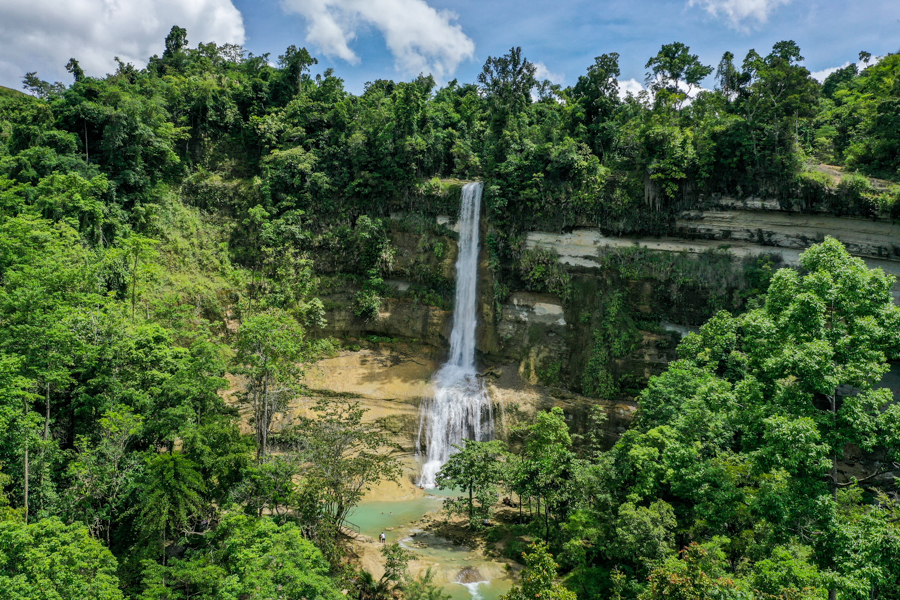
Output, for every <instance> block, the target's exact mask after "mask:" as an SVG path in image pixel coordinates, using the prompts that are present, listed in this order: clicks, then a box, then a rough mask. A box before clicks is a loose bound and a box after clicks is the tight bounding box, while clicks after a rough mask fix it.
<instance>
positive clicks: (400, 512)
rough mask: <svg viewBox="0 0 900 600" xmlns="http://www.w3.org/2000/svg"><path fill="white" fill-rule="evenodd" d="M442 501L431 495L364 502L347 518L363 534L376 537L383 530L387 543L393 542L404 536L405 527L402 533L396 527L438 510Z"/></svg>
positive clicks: (398, 527) (401, 526)
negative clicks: (409, 498)
mask: <svg viewBox="0 0 900 600" xmlns="http://www.w3.org/2000/svg"><path fill="white" fill-rule="evenodd" d="M443 502H444V500H443V499H442V498H435V497H432V496H425V497H424V498H415V499H413V500H399V501H394V502H390V501H388V502H365V503H363V504H360V505H359V506H357V507H356V508H355V509H353V511H352V512H351V513H350V515H349V516H348V517H347V519H348V520H349V521H350V522H351V523H352V524H354V525H356V526H357V527H359V531H360V533H362V534H363V535H367V536H369V537H371V538H373V539H377V538H378V534H380V533H381V532H382V531H383V532H384V534H385V536H387V541H388V543H394V542H397V541H399V540H400V538H401V537H405V536H406V532H407V530H406V529H403V535H400V532H399V531H398V529H400V528H403V526H405V525H408V524H410V523H414V522H416V521H418V520H419V519H421V518H422V517H423V516H425V515H426V514H428V513H430V512H437V511H439V510H440V509H441V504H443Z"/></svg>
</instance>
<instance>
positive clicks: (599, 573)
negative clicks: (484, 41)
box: [0, 27, 900, 600]
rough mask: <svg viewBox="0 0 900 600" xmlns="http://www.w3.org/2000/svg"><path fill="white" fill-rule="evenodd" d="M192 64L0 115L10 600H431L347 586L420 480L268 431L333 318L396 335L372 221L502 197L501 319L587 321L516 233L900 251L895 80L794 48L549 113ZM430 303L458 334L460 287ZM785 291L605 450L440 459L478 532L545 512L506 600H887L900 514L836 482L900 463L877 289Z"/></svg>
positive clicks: (298, 65)
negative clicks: (813, 73) (748, 226)
mask: <svg viewBox="0 0 900 600" xmlns="http://www.w3.org/2000/svg"><path fill="white" fill-rule="evenodd" d="M187 35H188V34H187V32H186V31H184V30H183V29H181V28H179V27H174V28H173V29H172V31H171V33H170V34H169V36H168V37H167V38H166V40H165V48H166V49H165V52H164V53H163V55H162V56H161V57H160V56H154V57H152V58H150V60H149V63H148V65H147V67H146V68H144V69H138V68H136V67H135V66H133V65H131V64H126V63H123V62H121V61H118V69H117V71H116V72H115V73H114V74H111V75H107V76H106V77H104V78H95V77H89V76H87V75H86V74H85V73H84V72H83V70H82V69H81V68H80V66H79V64H78V61H77V60H76V59H74V58H73V59H72V60H71V61H70V62H69V64H68V65H67V69H68V71H69V72H70V73H71V74H72V77H73V81H72V82H70V83H68V84H62V83H53V82H46V81H43V80H41V79H40V78H39V75H38V74H37V73H28V74H27V75H26V76H25V79H24V84H25V89H26V90H27V91H28V92H30V95H26V94H17V93H11V92H8V91H7V90H6V89H3V90H0V91H2V92H3V93H2V94H0V510H2V514H0V590H4V593H6V594H11V595H9V596H7V597H9V598H14V599H23V600H24V599H46V600H51V599H54V600H55V599H69V598H73V599H74V598H97V599H98V600H101V599H102V600H107V599H117V598H126V597H128V598H140V599H142V600H151V599H153V600H163V599H166V600H170V599H171V600H174V599H187V598H207V599H232V598H233V599H238V598H241V599H249V598H254V599H257V598H258V599H269V598H271V599H275V598H285V599H300V598H304V599H307V600H312V599H313V598H316V599H318V598H323V599H326V598H327V599H331V598H335V599H336V598H338V597H339V596H341V592H342V591H346V592H347V593H348V594H350V595H352V596H358V597H359V598H360V599H361V600H381V599H383V598H387V597H391V596H400V595H403V596H404V597H406V598H409V599H410V600H419V599H420V598H427V599H428V600H438V598H440V592H439V590H437V588H435V587H434V585H433V584H431V583H430V582H429V580H428V578H427V577H426V578H424V579H418V580H411V579H410V578H409V577H408V576H407V575H406V571H405V568H404V564H405V561H406V560H408V558H409V557H408V556H407V555H406V554H404V552H402V551H401V550H400V549H399V548H398V547H386V549H385V552H384V554H385V560H386V564H387V565H388V567H389V568H388V569H387V571H386V573H385V576H384V577H382V579H381V580H375V579H373V578H372V577H371V575H367V574H364V573H360V572H359V571H358V570H357V569H356V568H355V567H353V566H352V564H350V563H348V562H347V561H346V560H344V558H345V557H344V552H343V550H342V534H341V526H342V524H343V523H344V521H345V519H346V517H347V514H348V511H349V510H350V509H351V508H352V507H353V506H354V505H356V504H357V503H358V502H359V501H360V499H361V498H362V496H363V494H364V493H365V492H366V491H367V490H368V489H369V488H370V487H371V486H373V485H374V484H375V483H377V481H379V480H380V479H383V478H392V477H394V478H396V477H397V476H398V475H399V473H400V469H399V465H398V462H397V460H396V458H395V457H394V456H393V455H392V454H391V452H390V440H389V436H388V433H387V432H385V431H383V430H381V429H378V428H377V427H375V426H374V425H372V424H369V423H368V421H366V419H365V418H364V411H363V409H362V408H361V407H360V406H359V405H358V404H356V403H355V402H353V401H349V400H346V399H344V398H340V397H336V398H332V399H328V400H323V401H321V402H319V403H318V404H317V405H316V406H315V407H314V412H315V413H316V414H317V417H316V418H315V419H301V420H299V421H297V422H295V423H293V424H291V426H290V427H288V428H281V429H278V430H277V431H276V429H275V428H274V427H273V422H274V419H275V417H276V416H277V415H279V414H280V413H281V412H283V411H284V408H285V406H286V404H287V401H288V400H289V399H290V398H292V397H294V396H295V395H297V394H301V393H302V392H303V390H302V386H301V384H300V382H301V375H302V372H303V370H304V367H305V365H308V364H310V363H311V362H313V361H315V360H316V359H317V358H319V357H322V356H328V355H330V354H332V353H334V352H335V351H336V349H337V348H338V347H339V345H340V343H341V341H340V340H335V339H329V338H326V337H325V336H323V335H320V334H319V328H320V326H321V324H322V320H323V318H324V311H325V309H324V306H323V303H322V301H321V300H320V299H319V297H320V296H321V295H322V291H323V290H325V289H327V288H328V287H329V286H334V285H338V282H340V283H341V284H342V285H343V284H347V285H351V286H353V287H354V289H355V290H357V293H356V295H355V300H354V311H355V314H356V316H357V317H358V318H360V319H367V318H370V317H371V316H372V315H374V314H377V311H378V305H379V302H380V301H381V297H382V296H383V295H385V294H387V293H388V291H387V290H386V289H385V288H384V284H383V281H382V279H383V277H384V276H385V275H386V274H387V272H388V271H389V269H390V267H391V264H392V261H393V257H394V251H393V248H392V247H391V242H390V239H389V237H388V233H387V224H386V221H387V218H388V217H389V216H390V215H391V214H392V213H403V214H404V215H406V221H405V223H406V226H408V227H420V228H421V227H426V226H425V225H422V223H425V222H426V221H427V219H426V218H433V217H434V216H436V215H439V214H444V215H446V214H454V213H455V210H456V205H457V203H458V197H459V189H460V186H459V182H460V181H463V180H471V179H479V180H482V181H484V182H485V200H484V201H485V209H486V219H487V221H488V222H489V223H490V227H489V232H488V237H487V239H486V241H485V243H486V245H487V247H488V248H489V251H490V255H491V261H490V262H491V269H492V270H493V271H494V277H495V287H496V290H497V291H496V294H497V295H498V297H502V296H503V294H504V293H506V292H508V290H509V286H510V285H512V284H513V283H522V284H523V285H525V286H526V287H527V288H528V289H532V290H534V291H548V292H553V293H557V294H560V295H565V293H566V289H565V286H566V274H565V273H560V272H559V271H560V267H559V266H558V264H557V263H556V261H555V259H554V257H553V256H552V255H551V254H540V253H534V252H531V253H529V252H526V251H525V245H524V238H523V234H524V232H526V231H527V230H529V229H544V230H553V231H564V230H567V229H571V228H572V227H576V226H587V225H590V226H594V227H599V228H601V229H602V230H604V231H605V232H607V233H610V234H625V233H642V234H659V233H665V232H666V231H667V230H668V228H669V227H670V226H671V225H672V223H673V221H674V218H675V216H676V214H677V213H678V212H679V211H682V210H684V209H688V208H698V207H703V206H707V205H708V204H709V203H712V202H714V201H715V200H716V199H717V198H719V197H720V196H723V195H727V196H734V197H737V198H748V197H765V198H770V199H775V200H777V201H778V203H779V204H780V205H781V206H782V207H784V208H786V209H787V208H789V209H792V210H797V211H802V212H830V213H833V214H838V215H852V216H858V217H859V216H861V217H871V218H876V217H877V218H893V219H900V185H898V184H897V183H896V182H900V54H892V55H888V56H885V57H882V58H881V59H880V60H877V61H876V60H872V57H870V56H869V55H867V54H866V53H862V54H861V56H860V58H861V60H863V61H864V62H865V64H866V67H865V68H864V69H862V70H858V69H857V67H856V66H854V65H850V66H849V67H846V68H844V69H841V70H839V71H837V72H835V73H833V74H832V75H830V76H829V77H828V79H827V80H826V81H825V82H824V84H819V83H818V82H817V81H815V80H814V79H812V78H811V77H810V74H809V71H808V70H807V69H806V68H805V67H803V66H802V62H803V57H802V56H801V55H800V49H799V48H798V47H797V45H796V44H795V43H793V42H790V41H785V42H779V43H777V44H775V46H774V47H773V48H772V49H771V50H770V51H764V53H763V54H760V53H758V52H756V51H750V52H749V53H748V54H747V56H746V57H744V58H743V59H740V58H738V57H735V56H734V55H733V54H731V53H726V54H725V55H724V56H723V57H722V60H721V62H720V63H719V64H718V65H717V66H716V67H715V68H714V67H713V66H709V65H703V64H702V63H701V61H700V60H699V59H698V58H697V56H695V55H692V54H691V53H690V49H689V48H688V47H687V46H685V45H683V44H681V43H673V44H668V45H665V46H663V47H662V48H661V49H660V50H659V52H658V53H657V54H656V55H654V56H652V57H650V58H649V60H648V62H647V67H646V68H647V70H648V72H647V79H646V84H647V88H648V90H649V92H642V93H641V94H639V95H637V96H633V95H628V96H626V97H625V98H622V97H621V96H620V95H619V87H618V82H617V77H618V76H619V67H618V55H617V54H615V53H610V54H604V55H602V56H599V57H597V58H596V60H595V62H594V64H591V65H590V66H588V68H587V70H586V72H585V74H584V75H582V76H580V77H579V78H578V82H577V83H576V84H575V85H574V86H572V87H568V88H561V87H560V86H556V85H553V84H550V83H549V82H546V81H544V82H540V81H537V80H536V79H535V72H536V69H535V66H534V65H533V64H532V63H530V62H529V61H528V60H527V59H526V58H525V57H524V56H523V54H522V51H521V49H519V48H513V49H511V50H510V52H509V53H508V54H506V55H504V56H501V57H491V58H489V59H488V60H487V62H486V63H485V65H484V69H483V72H482V73H481V74H480V75H479V76H478V80H477V82H474V83H468V84H462V83H459V82H457V81H451V82H450V83H448V84H447V85H445V86H443V87H438V86H437V85H436V82H435V81H434V79H433V78H432V77H430V76H419V77H418V78H416V79H414V80H412V81H409V82H393V81H386V80H378V81H373V82H371V83H369V84H367V85H366V89H365V91H364V92H363V93H362V94H361V95H353V94H351V93H348V92H347V91H346V90H345V89H344V86H343V82H342V80H341V79H340V78H339V77H338V76H337V75H336V74H335V73H334V72H333V71H332V70H330V69H329V70H325V71H324V72H322V73H316V72H315V71H316V69H315V67H316V64H317V63H316V60H315V59H314V58H313V57H312V56H310V54H309V53H308V52H307V51H306V50H305V49H302V48H301V49H298V48H296V47H294V46H291V47H289V48H287V49H286V50H285V51H284V54H283V55H280V56H278V58H277V60H273V59H272V58H270V57H269V55H262V56H254V55H248V54H247V53H246V52H245V51H244V50H243V49H242V48H241V47H239V46H233V45H225V46H217V45H215V44H214V43H209V44H204V43H201V44H199V45H197V46H196V47H192V46H190V45H189V43H188V39H187ZM850 58H855V57H850ZM273 63H276V64H277V66H273ZM712 75H714V76H715V81H716V86H715V89H713V90H706V89H701V88H700V84H701V83H702V82H704V81H706V80H707V78H708V77H710V76H712ZM698 90H699V91H698ZM822 164H826V165H831V166H834V167H838V168H841V169H842V170H843V176H842V177H841V178H840V181H839V182H836V180H834V179H833V178H832V177H830V176H828V175H827V174H826V173H824V172H823V171H822V170H821V169H820V168H819V166H820V165H822ZM431 220H432V221H433V219H431ZM428 222H431V221H428ZM413 275H414V276H415V277H417V279H416V282H417V284H419V288H418V291H417V293H419V294H420V297H421V298H423V299H425V301H429V302H432V303H446V302H447V299H446V298H447V289H448V285H449V286H450V289H451V290H452V282H451V283H449V284H448V282H447V281H446V280H442V279H441V278H439V277H435V276H434V275H433V274H431V273H428V272H422V273H419V274H413ZM767 285H768V289H767V290H760V291H765V293H760V294H759V295H758V296H756V297H754V298H752V299H751V301H750V302H749V304H748V306H749V308H750V310H748V311H747V312H745V313H743V314H739V315H731V314H728V313H724V312H723V313H719V314H718V315H716V316H715V317H714V318H713V319H712V320H710V321H709V322H708V323H707V324H706V325H705V326H704V327H703V328H702V330H701V332H700V333H699V334H692V335H689V336H688V337H686V338H685V339H684V340H683V341H682V343H681V344H680V346H679V348H678V355H679V360H678V361H676V362H674V363H672V364H671V365H670V366H669V368H668V370H667V371H666V372H665V373H664V374H663V375H661V376H658V377H655V378H653V379H652V380H651V382H650V384H649V386H648V387H647V388H646V389H645V390H644V391H643V392H642V393H641V395H640V398H639V405H640V409H639V413H638V418H637V420H636V422H635V424H634V426H633V427H632V428H631V429H630V430H629V431H628V432H627V433H625V435H624V436H623V437H622V438H621V439H620V440H619V441H618V442H617V443H616V444H615V445H614V446H613V447H612V448H608V447H606V446H604V445H603V444H602V443H601V440H600V439H599V437H597V436H591V435H588V436H582V437H573V436H572V435H570V432H569V431H568V428H567V426H566V422H565V420H564V418H563V416H562V414H561V413H560V412H558V411H554V412H547V413H542V414H540V415H539V417H538V420H537V421H536V422H535V423H533V424H530V425H528V426H526V427H524V428H522V429H520V430H517V431H516V432H515V434H514V436H513V439H512V440H510V441H511V443H510V444H509V445H508V446H507V445H505V444H503V443H501V442H500V441H495V442H489V443H486V444H480V443H471V444H467V445H466V448H465V449H464V450H463V451H462V452H460V453H458V454H456V455H454V460H453V461H452V462H451V464H449V465H448V467H447V470H446V472H445V475H444V477H445V479H444V480H443V481H444V482H445V483H446V484H447V485H453V486H456V487H460V488H462V489H468V490H470V491H471V492H472V494H471V495H470V496H467V497H463V498H462V499H460V500H457V501H454V502H450V503H448V509H449V510H451V511H456V512H459V513H460V514H463V515H467V516H468V517H469V519H470V521H471V525H472V527H473V528H477V527H478V526H479V523H480V522H481V520H482V519H483V518H484V516H485V515H487V514H489V513H490V510H491V505H492V503H493V501H494V500H496V498H497V490H498V489H504V490H507V491H508V492H510V493H512V494H515V495H516V496H517V497H518V498H520V499H521V498H525V499H526V500H527V501H529V511H528V513H529V514H528V519H527V521H528V522H527V523H525V524H506V525H503V526H502V527H503V528H504V529H503V532H505V534H510V535H514V536H516V541H515V542H514V543H513V544H511V546H510V550H509V552H510V553H511V556H512V557H514V558H516V559H520V560H524V561H525V563H526V564H527V568H526V570H525V571H524V573H523V577H522V579H521V587H517V588H514V589H513V591H512V592H511V593H510V599H511V600H520V599H524V598H532V599H533V598H539V597H540V598H546V597H548V595H549V597H552V598H560V599H561V600H562V599H568V598H571V597H572V595H573V594H574V595H576V596H577V597H578V598H584V599H588V598H597V599H603V598H643V599H663V598H667V599H668V598H671V599H684V600H689V599H705V598H710V599H712V598H716V599H726V598H728V599H732V598H733V599H738V598H741V599H750V598H753V599H758V600H762V599H775V598H779V599H783V600H794V599H801V598H802V599H805V598H828V597H831V598H841V599H854V600H855V599H859V600H863V599H866V598H885V599H889V598H900V504H898V499H897V492H898V490H897V487H896V483H891V482H890V481H888V482H887V483H885V482H884V481H881V482H880V484H879V485H874V484H872V483H871V482H853V481H850V482H845V481H839V480H838V478H837V475H836V471H835V465H836V463H837V461H838V460H839V459H840V458H841V456H842V454H843V451H844V449H845V448H846V447H847V446H849V445H853V446H856V447H858V448H860V449H862V450H863V451H865V452H869V453H871V454H872V455H873V456H878V457H880V458H879V461H880V464H883V465H885V466H889V465H890V464H891V463H892V462H894V464H896V462H895V461H898V460H900V407H898V406H897V405H892V406H891V405H890V402H891V397H890V393H889V392H887V391H885V390H879V389H875V388H873V384H874V383H875V382H877V381H878V379H879V378H880V377H881V375H883V374H884V373H885V372H886V370H887V361H888V360H891V359H896V358H897V357H898V352H900V309H898V308H897V307H896V306H894V305H893V304H892V301H891V294H890V288H891V285H892V281H891V278H890V277H888V276H886V275H884V274H882V273H881V272H879V271H870V270H869V269H867V268H866V267H865V265H864V264H863V263H862V261H860V260H859V259H855V258H852V257H850V256H849V255H848V254H847V252H846V251H845V250H844V249H843V248H842V247H841V246H840V244H839V243H838V242H836V241H835V240H832V239H829V240H827V241H826V242H825V243H823V244H821V245H817V246H814V247H813V248H812V249H810V250H808V251H806V252H805V253H804V254H803V257H802V267H801V268H800V269H796V270H795V269H782V270H779V271H777V272H775V274H774V275H772V277H771V282H770V283H768V284H767ZM504 290H506V292H505V291H504ZM451 301H452V300H451ZM226 374H234V375H239V376H242V377H243V378H244V380H245V381H246V386H245V391H243V392H242V393H241V394H239V395H238V396H237V397H236V398H235V401H234V402H226V401H225V400H224V395H223V393H222V392H223V391H224V390H226V389H228V388H229V383H228V380H227V379H226V378H225V376H226ZM847 388H850V389H852V390H853V392H852V393H849V394H848V393H846V389H847ZM839 390H844V391H840V392H839ZM592 395H597V396H601V395H602V393H600V392H598V393H597V394H592ZM595 418H596V421H597V423H595V424H596V425H598V426H599V422H600V421H601V420H602V414H601V413H599V412H598V413H596V415H595ZM242 420H243V421H244V422H245V423H249V424H250V429H251V430H252V433H243V434H242V430H241V428H240V425H241V422H242ZM510 448H512V450H514V451H511V450H510ZM468 498H470V500H469V501H468V503H467V502H466V500H467V499H468ZM529 499H530V500H529ZM495 531H501V530H500V529H497V530H495ZM526 540H532V541H535V543H534V544H533V545H530V546H529V545H527V544H526V542H525V541H526ZM522 551H525V552H526V557H525V558H524V559H522V558H521V556H522V554H521V553H522ZM548 553H549V554H552V556H553V558H552V559H551V558H550V557H549V554H548ZM557 575H558V576H559V577H561V578H562V581H563V582H564V583H565V586H558V585H556V584H555V583H554V578H555V577H556V576H557Z"/></svg>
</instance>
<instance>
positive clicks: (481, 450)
mask: <svg viewBox="0 0 900 600" xmlns="http://www.w3.org/2000/svg"><path fill="white" fill-rule="evenodd" d="M454 448H456V449H457V452H454V453H453V454H451V455H450V458H449V459H447V462H446V463H445V464H444V466H443V467H441V471H440V473H438V477H437V484H438V487H439V488H440V489H442V490H443V489H454V488H456V489H459V490H461V491H462V492H463V493H464V494H466V495H465V496H462V497H460V498H458V499H450V498H448V499H447V500H445V501H444V510H445V511H447V512H449V513H450V514H461V515H467V516H468V517H469V527H470V528H478V527H479V524H480V522H481V520H483V519H488V518H490V516H491V508H492V507H493V505H494V503H495V502H496V501H497V486H498V484H499V483H500V479H501V477H502V475H503V462H502V460H503V458H504V454H505V447H504V444H503V442H502V441H500V440H493V441H490V442H478V441H475V440H463V446H462V447H460V446H454Z"/></svg>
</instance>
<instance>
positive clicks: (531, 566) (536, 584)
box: [500, 542, 576, 600]
mask: <svg viewBox="0 0 900 600" xmlns="http://www.w3.org/2000/svg"><path fill="white" fill-rule="evenodd" d="M529 550H530V552H523V553H522V558H523V560H524V562H525V568H524V569H522V573H521V574H520V576H519V580H520V582H521V585H520V586H513V588H512V589H511V590H509V593H507V594H505V595H503V596H500V600H575V598H576V596H575V592H573V591H571V590H569V589H566V588H565V587H564V586H562V585H559V584H558V583H556V581H554V580H555V579H556V569H557V567H558V566H559V565H557V564H556V563H555V562H554V561H553V555H552V554H550V550H549V547H548V546H547V544H546V543H544V542H533V543H532V544H531V546H529Z"/></svg>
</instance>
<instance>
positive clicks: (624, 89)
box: [619, 79, 644, 99]
mask: <svg viewBox="0 0 900 600" xmlns="http://www.w3.org/2000/svg"><path fill="white" fill-rule="evenodd" d="M643 89H644V86H643V85H642V84H641V82H640V81H638V80H637V79H626V80H624V81H622V80H621V79H620V80H619V98H623V99H624V98H625V97H626V96H627V95H628V92H631V94H632V95H633V96H637V95H638V94H639V93H640V92H641V90H643Z"/></svg>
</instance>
